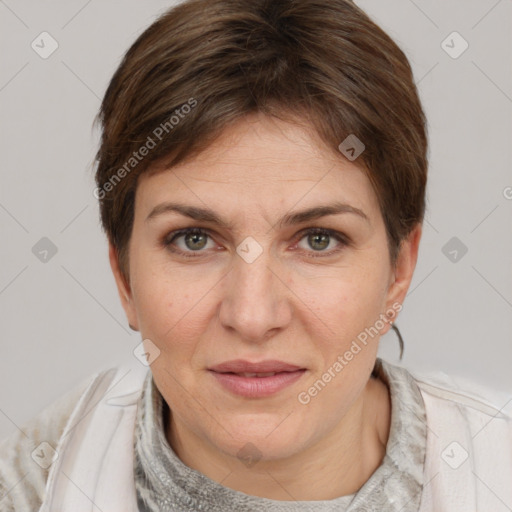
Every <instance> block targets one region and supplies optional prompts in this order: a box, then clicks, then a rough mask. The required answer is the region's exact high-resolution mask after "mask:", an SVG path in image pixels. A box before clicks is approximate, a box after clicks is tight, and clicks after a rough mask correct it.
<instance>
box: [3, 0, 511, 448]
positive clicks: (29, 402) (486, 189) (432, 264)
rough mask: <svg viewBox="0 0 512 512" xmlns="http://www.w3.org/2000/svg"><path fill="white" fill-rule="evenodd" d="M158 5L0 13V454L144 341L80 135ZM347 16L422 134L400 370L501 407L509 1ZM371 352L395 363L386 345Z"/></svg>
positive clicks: (45, 5) (80, 0)
mask: <svg viewBox="0 0 512 512" xmlns="http://www.w3.org/2000/svg"><path fill="white" fill-rule="evenodd" d="M171 4H172V2H169V1H161V0H160V1H157V0H151V1H145V2H140V1H135V0H129V1H128V0H125V1H123V2H121V1H113V0H106V1H105V0H103V1H101V2H100V1H99V0H90V1H84V0H73V1H70V0H67V1H66V2H64V1H63V0H47V1H44V2H40V1H35V0H32V1H27V0H25V1H24V0H16V1H15V0H5V1H0V45H1V48H2V53H1V57H0V58H1V69H0V115H1V132H0V144H1V158H2V161H1V165H0V173H1V181H0V183H1V188H0V233H1V235H2V242H1V245H0V251H1V265H0V320H1V327H2V336H1V341H0V343H1V358H0V389H1V395H0V438H1V437H4V436H5V435H7V434H9V433H10V432H13V431H14V430H15V429H16V428H17V426H21V425H22V424H23V423H24V422H25V421H26V420H28V419H29V418H30V417H32V416H33V415H34V414H36V413H37V412H38V411H39V410H40V409H41V408H43V407H44V406H46V405H47V404H49V403H51V402H52V401H53V400H55V399H56V398H57V397H58V396H59V395H61V394H63V393H64V392H65V391H66V390H68V389H70V388H71V387H73V386H74V385H76V384H77V383H78V382H79V381H81V380H83V379H84V378H85V377H86V376H87V375H89V374H91V373H93V372H95V371H97V370H99V369H103V368H106V367H110V366H114V365H117V364H119V363H122V362H123V361H128V360H130V359H131V358H133V357H134V356H133V354H132V351H133V349H134V347H135V346H136V345H137V344H138V343H139V342H140V335H139V333H135V332H132V331H130V330H129V328H128V326H127V323H126V320H125V317H124V313H123V311H122V308H121V306H120V303H119V301H118V297H117V292H116V289H115V286H114V280H113V278H112V276H111V273H110V268H109V265H108V258H107V244H106V241H105V239H104V236H103V234H102V232H101V230H100V227H99V220H98V210H97V205H96V200H95V198H94V197H93V195H92V191H93V188H94V184H93V157H94V153H95V150H96V147H97V141H98V133H97V132H96V131H94V130H92V127H91V125H92V121H93V118H94V115H95V114H96V112H97V109H98V107H99V104H100V98H101V97H102V95H103V93H104V91H105V88H106V86H107V84H108V81H109V79H110V77H111V76H112V74H113V72H114V70H115V68H116V67H117V65H118V63H119V61H120V58H121V56H122V54H123V52H124V51H125V50H126V49H127V48H128V46H129V45H130V44H131V43H132V42H133V41H134V39H135V37H136V36H137V35H138V34H139V33H141V32H142V31H143V30H144V29H145V28H146V27H147V26H148V25H149V24H150V23H151V22H152V21H153V20H154V19H155V17H156V16H157V15H158V14H159V13H161V12H162V11H163V10H165V9H166V8H167V7H169V6H170V5H171ZM358 4H359V5H361V6H362V7H363V8H364V9H366V10H367V12H368V13H369V14H370V15H371V16H372V17H373V18H374V19H375V20H376V21H377V22H378V23H380V24H381V26H382V27H383V28H384V29H385V30H387V31H388V33H389V34H390V35H391V36H392V37H393V38H394V39H395V40H396V41H397V42H398V43H399V44H400V46H401V47H402V48H403V49H404V50H405V52H406V54H407V55H408V57H409V58H410V60H411V63H412V66H413V69H414V73H415V77H416V81H417V83H418V84H419V89H420V94H421V97H422V100H423V102H424V107H425V110H426V113H427V116H428V119H429V130H430V143H431V149H430V171H429V172H430V176H429V184H428V212H427V220H426V222H425V226H424V235H423V239H422V243H421V246H420V257H419V262H418V266H417V269H416V273H415V278H414V281H413V283H412V286H411V288H410V292H409V295H408V297H407V299H406V301H405V304H404V310H403V311H402V313H401V314H400V317H399V321H398V325H399V327H400V329H401V332H402V334H403V336H404V339H405V342H406V351H405V357H404V359H403V362H402V364H403V365H405V366H407V367H408V368H410V369H411V370H414V371H430V370H442V371H444V372H446V373H450V374H456V375H460V376H462V377H466V378H469V379H471V380H473V381H477V382H479V383H483V384H484V385H487V386H490V387H494V388H497V389H501V390H504V391H505V390H507V391H510V390H511V389H512V372H511V371H510V365H511V362H512V343H511V337H510V332H511V330H512V286H511V284H512V265H511V261H512V199H510V198H512V188H507V187H512V173H511V170H510V169H511V163H512V158H511V151H512V150H511V147H512V144H511V140H512V139H511V135H512V115H511V114H512V73H511V63H512V56H511V47H512V45H511V34H512V30H511V28H512V27H511V23H512V1H511V0H499V1H496V0H471V1H469V0H449V1H447V0H442V1H441V0H436V1H424V0H415V1H414V2H413V1H412V0H393V1H391V0H386V1H382V0H360V1H359V2H358ZM43 31H47V32H49V33H50V34H51V36H52V37H53V38H54V39H55V40H56V41H57V42H58V45H59V47H58V49H57V50H56V51H55V52H54V53H53V54H52V55H51V56H50V57H48V58H47V59H42V58H41V57H40V56H39V55H38V54H37V53H36V52H35V51H34V50H33V49H32V48H31V43H32V41H33V40H35V39H36V38H37V37H38V36H39V34H40V33H41V32H43ZM453 31H457V32H459V33H460V34H461V35H462V37H463V38H464V39H465V40H467V42H468V43H469V48H468V49H467V51H465V52H464V53H463V54H462V55H461V56H460V57H458V58H457V59H454V58H452V57H450V56H449V55H448V54H447V53H446V52H445V51H444V50H443V48H442V46H441V43H442V41H443V40H445V38H446V37H447V36H448V35H449V34H451V33H452V32H453ZM38 40H39V39H36V42H37V41H38ZM452 40H453V38H452V39H448V41H447V44H449V45H450V46H453V48H452V50H451V51H456V50H458V49H459V48H461V46H460V40H457V39H455V40H453V42H451V41H452ZM46 47H48V46H46ZM507 197H508V198H509V199H507ZM43 237H47V238H48V239H50V240H51V241H52V243H53V244H54V245H55V246H56V248H57V253H56V254H55V255H53V256H51V253H49V254H48V256H47V261H46V262H43V261H40V259H39V258H38V257H36V255H35V254H34V253H33V252H32V248H33V247H34V245H35V244H36V243H38V241H39V240H40V239H41V238H43ZM452 237H457V239H458V241H455V245H454V246H453V247H452V246H448V248H447V249H444V252H443V247H445V244H447V243H448V241H449V240H450V239H452ZM462 244H463V245H464V246H465V247H466V248H467V253H466V254H465V255H463V256H462V252H461V248H462ZM36 247H38V246H36ZM454 249H455V250H456V251H457V261H455V262H454V261H451V260H450V258H452V259H453V257H454V255H455V253H453V252H452V254H450V251H453V250H454ZM445 253H446V255H445ZM50 256H51V257H50ZM40 257H42V256H41V255H40ZM381 353H382V355H383V356H384V357H386V358H388V359H389V360H390V361H391V362H396V361H397V357H398V345H397V343H396V339H395V337H394V335H393V334H392V333H391V334H388V335H386V336H384V337H383V338H382V340H381Z"/></svg>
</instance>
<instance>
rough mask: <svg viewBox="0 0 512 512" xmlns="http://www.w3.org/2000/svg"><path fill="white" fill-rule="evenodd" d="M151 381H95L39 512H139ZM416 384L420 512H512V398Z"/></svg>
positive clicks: (67, 430) (128, 373)
mask: <svg viewBox="0 0 512 512" xmlns="http://www.w3.org/2000/svg"><path fill="white" fill-rule="evenodd" d="M146 374H147V369H146V368H144V369H142V367H140V368H136V367H132V368H128V367H122V368H117V369H112V370H108V371H105V372H101V373H99V374H97V375H95V376H93V377H92V378H91V380H90V382H89V383H88V385H87V386H86V388H85V391H83V392H82V394H81V396H80V399H79V401H78V402H77V403H76V406H75V407H74V409H73V411H72V413H71V415H70V416H69V417H68V420H67V423H66V425H65V427H64V431H63V433H62V435H61V436H60V439H59V441H58V444H57V446H56V447H55V448H56V452H57V454H58V458H56V460H55V461H54V462H53V464H52V465H51V466H50V469H49V473H48V478H47V481H46V492H45V498H44V502H43V504H42V506H41V508H40V509H39V512H96V511H97V510H101V511H102V512H137V511H138V508H137V501H136V495H135V487H134V476H133V455H134V454H133V433H134V424H135V418H136V410H137V400H138V397H139V395H140V392H141V390H142V385H143V381H144V378H145V376H146ZM416 382H417V384H418V385H419V387H420V390H421V393H422V396H423V399H424V401H425V406H426V414H427V424H428V435H427V450H426V461H425V475H424V477H425V478H424V482H425V484H424V489H423V496H422V501H421V507H420V512H444V511H446V512H501V511H503V512H505V511H511V510H512V417H511V416H510V414H505V412H503V410H504V409H505V407H507V406H510V405H511V404H512V397H509V402H508V403H505V402H504V403H502V404H495V405H491V404H490V403H489V402H488V401H487V400H485V399H482V398H481V397H479V396H477V395H476V394H470V393H467V392H461V391H458V390H456V389H454V386H453V385H452V386H448V385H446V384H444V383H443V384H442V385H441V384H440V383H439V381H434V380H432V379H430V380H429V381H424V380H419V379H416ZM501 398H503V397H501ZM500 408H501V409H503V410H500ZM44 450H45V449H44V448H43V451H42V452H41V453H40V455H41V456H48V454H46V455H45V454H44V453H43V452H44ZM95 505H96V507H95ZM0 510H4V509H2V502H1V501H0Z"/></svg>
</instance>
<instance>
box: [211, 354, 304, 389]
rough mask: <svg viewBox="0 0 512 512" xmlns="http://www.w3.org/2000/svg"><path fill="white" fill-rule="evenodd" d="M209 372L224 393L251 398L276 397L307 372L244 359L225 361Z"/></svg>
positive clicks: (291, 365)
mask: <svg viewBox="0 0 512 512" xmlns="http://www.w3.org/2000/svg"><path fill="white" fill-rule="evenodd" d="M209 370H210V372H211V374H212V376H214V377H215V380H216V381H217V382H218V383H219V384H220V385H221V386H222V387H223V388H224V389H225V390H227V391H229V392H230V393H232V394H235V395H239V396H243V397H245V398H251V399H254V398H265V397H269V396H271V395H273V394H276V393H278V392H279V391H282V390H284V389H285V388H287V387H288V386H291V385H292V384H294V383H295V382H297V381H298V380H299V379H300V378H301V377H302V376H303V375H304V374H305V373H306V371H307V370H306V368H301V367H300V366H297V365H294V364H289V363H285V362H284V361H276V360H267V361H261V362H259V363H251V362H249V361H245V360H243V359H236V360H234V361H226V362H225V363H221V364H218V365H215V366H212V367H211V368H209Z"/></svg>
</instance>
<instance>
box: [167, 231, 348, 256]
mask: <svg viewBox="0 0 512 512" xmlns="http://www.w3.org/2000/svg"><path fill="white" fill-rule="evenodd" d="M188 234H196V235H203V234H204V235H207V236H209V237H210V238H212V236H211V235H210V233H209V231H208V230H206V229H203V228H184V229H178V230H176V231H172V232H171V233H169V234H167V235H166V236H165V237H164V238H163V240H162V244H163V246H164V247H165V248H167V249H168V250H170V251H171V252H173V253H176V254H180V255H181V256H183V257H185V258H197V257H200V256H201V254H200V253H201V252H204V251H201V250H199V251H182V250H180V249H178V250H176V249H175V248H174V247H173V246H172V244H173V242H174V241H175V240H176V239H177V238H178V237H180V236H182V235H188ZM308 235H328V236H330V237H332V238H334V239H335V240H336V241H337V242H339V244H340V245H339V246H338V247H337V248H336V249H331V250H330V251H325V252H324V251H306V252H308V253H309V252H317V254H310V255H309V256H308V257H310V258H319V257H320V258H322V257H327V256H332V255H333V254H335V253H338V252H339V251H341V250H342V249H343V248H344V247H346V246H348V245H349V244H350V240H349V239H348V237H347V236H346V235H344V234H343V233H340V232H338V231H334V230H332V229H326V228H308V229H305V230H302V231H301V232H300V233H298V236H297V237H296V242H300V241H301V240H302V239H303V238H304V237H306V236H308ZM194 252H197V253H198V254H194ZM191 253H192V254H191Z"/></svg>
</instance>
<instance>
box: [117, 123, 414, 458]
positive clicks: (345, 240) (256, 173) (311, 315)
mask: <svg viewBox="0 0 512 512" xmlns="http://www.w3.org/2000/svg"><path fill="white" fill-rule="evenodd" d="M356 164H357V161H355V162H350V161H348V160H346V159H344V157H343V156H342V155H341V154H340V155H333V154H332V153H330V152H329V151H328V150H327V149H326V148H325V147H322V146H321V143H320V142H319V141H317V140H316V139H315V138H314V137H313V136H312V135H310V134H309V133H308V132H306V131H305V130H304V129H303V128H300V127H299V126H297V125H294V124H288V123H285V122H283V121H278V120H275V119H272V120H271V119H269V118H267V117H264V116H262V115H261V114H258V115H253V116H250V117H247V118H245V119H244V120H242V121H240V122H238V123H237V124H236V125H235V126H233V127H231V128H230V129H228V130H227V131H226V132H224V133H223V135H222V137H221V138H220V139H218V140H217V141H216V142H215V144H214V145H213V146H212V147H211V148H209V149H208V150H206V151H204V152H203V153H201V155H199V156H198V157H196V158H195V159H193V160H190V161H188V162H186V163H185V164H182V165H180V166H177V167H175V168H173V169H171V170H163V171H161V172H157V173H154V174H151V175H143V176H142V177H141V179H140V181H139V185H138V188H137V193H136V201H135V218H134V224H133V232H132V236H131V240H130V245H129V285H127V284H126V283H125V282H124V281H123V279H122V277H121V274H120V272H119V267H118V265H117V259H116V255H115V251H114V250H113V249H112V248H111V263H112V268H113V270H114V274H115V276H116V279H117V284H118V287H119V291H120V296H121V300H122V302H123V306H124V308H125V311H126V314H127V316H128V320H129V322H130V324H131V325H132V326H134V327H135V328H136V329H138V330H139V331H140V333H141V336H142V338H143V339H145V340H151V343H152V344H154V345H152V344H150V345H149V346H148V347H149V348H148V350H149V351H150V352H151V351H152V350H154V351H155V353H156V352H158V351H156V349H153V348H152V347H153V346H156V347H157V348H158V350H159V355H158V357H157V358H156V359H155V360H154V362H153V363H152V364H151V370H152V372H153V375H154V379H155V382H156V384H157V386H158V388H159V390H160V391H161V393H162V395H163V396H164V398H165V400H166V401H167V403H168V404H169V406H170V409H171V411H172V422H173V425H174V428H175V429H177V430H178V431H181V432H188V433H189V434H190V435H193V436H194V437H196V438H197V439H199V440H200V441H201V442H202V443H204V444H205V445H207V446H209V447H210V448H211V449H212V451H214V450H218V451H219V452H222V453H224V454H229V455H232V456H237V453H239V451H240V450H241V448H242V447H244V446H246V443H248V442H251V443H252V445H255V446H257V447H258V450H259V452H260V454H261V456H262V457H263V458H268V459H272V458H281V457H286V456H290V455H293V454H294V453H296V452H298V451H300V450H305V449H307V447H308V446H312V445H313V444H314V443H315V442H317V441H318V440H319V439H321V438H322V437H323V436H326V435H328V433H329V432H332V431H333V430H334V429H335V428H336V427H337V425H339V424H340V423H341V422H342V421H343V419H344V418H345V417H346V416H347V415H349V414H350V411H351V410H352V409H353V408H354V407H355V404H357V403H358V400H359V399H360V397H361V396H362V394H363V392H364V390H365V387H366V386H367V383H368V381H369V376H370V373H371V371H372V369H373V366H374V362H375V358H376V353H377V346H378V339H379V336H380V335H381V334H383V333H385V332H386V331H387V330H388V329H389V327H390V326H389V322H387V321H383V318H385V315H386V313H387V312H388V313H389V312H394V316H395V317H396V313H397V312H398V310H399V309H400V304H401V302H402V300H403V298H404V296H405V293H406V291H407V288H408V286H409V284H410V279H411V277H412V271H413V268H414V265H415V261H416V250H417V246H418V242H419V236H420V228H419V227H418V228H417V229H416V230H415V232H414V233H413V235H411V238H410V240H408V241H407V242H406V243H405V244H404V247H403V248H402V251H401V253H400V257H399V260H398V262H397V265H396V267H394V266H393V265H392V264H391V262H390V260H389V251H388V245H387V237H386V230H385V226H384V222H383V219H382V216H381V214H380V211H379V204H378V201H377V197H376V195H375V193H374V191H373V189H372V187H371V185H370V182H369V180H368V179H367V177H366V176H365V174H364V172H363V171H361V170H360V169H359V168H358V166H357V165H356ZM176 205H180V207H178V209H180V208H181V207H183V208H181V211H178V209H176ZM326 206H327V207H331V206H333V210H332V211H331V213H328V212H326V211H318V210H317V211H316V214H317V215H315V214H314V213H315V211H314V209H317V208H324V207H326ZM199 209H201V210H207V211H200V210H199ZM308 211H309V212H310V215H308V214H306V213H304V212H308ZM299 213H303V214H301V215H299ZM326 213H328V214H326ZM321 214H323V215H321ZM391 316H393V315H391ZM388 319H393V320H394V319H395V318H391V317H388ZM371 328H373V330H371ZM365 329H370V332H372V333H374V332H375V330H378V331H379V332H378V334H373V335H372V336H369V335H368V330H367V331H365ZM364 332H366V333H367V335H366V343H363V341H362V339H364V335H363V334H362V333H364ZM354 341H355V342H356V345H357V346H358V347H359V350H357V348H355V345H354ZM348 352H351V353H352V357H350V355H349V354H348ZM233 360H245V361H248V362H262V361H268V360H274V361H275V360H278V361H281V362H284V363H288V364H290V365H293V366H295V367H298V368H299V369H300V371H296V372H287V373H288V375H284V377H283V375H282V374H281V377H283V379H284V380H282V381H279V382H280V383H281V384H280V385H279V382H278V383H277V384H276V377H270V379H273V380H272V382H273V384H272V383H270V384H268V385H267V384H262V385H261V386H259V387H258V385H257V383H256V385H255V384H254V379H259V378H261V379H262V381H263V380H264V379H267V378H265V377H253V378H250V377H247V378H244V377H240V376H236V375H231V377H227V378H225V377H226V375H225V374H224V377H222V376H220V377H219V373H221V372H217V373H216V372H214V371H212V370H211V369H212V367H214V366H216V365H219V364H221V363H224V362H228V361H233ZM336 362H338V365H337V364H336ZM340 365H341V366H342V369H341V370H340ZM292 373H293V375H294V376H293V378H291V377H290V374H292ZM327 374H328V375H327ZM326 375H327V376H326ZM329 375H330V378H329ZM277 377H278V379H277V380H279V378H280V377H279V375H277ZM286 379H288V380H286ZM319 380H320V381H321V382H322V383H323V385H319V384H318V381H319ZM234 381H238V384H237V382H234ZM242 381H243V382H242ZM249 381H250V382H249ZM230 382H231V384H229V383H230ZM233 382H234V384H233ZM283 382H284V384H283ZM240 383H241V384H240ZM244 383H245V384H244ZM251 383H252V384H251ZM315 383H316V388H315ZM230 386H231V387H230ZM232 386H234V387H232ZM244 386H246V387H244ZM251 386H252V387H251ZM255 386H256V388H257V389H258V390H259V391H255ZM273 386H274V387H273ZM315 389H316V392H315V391H314V390H315ZM243 390H245V391H243Z"/></svg>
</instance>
